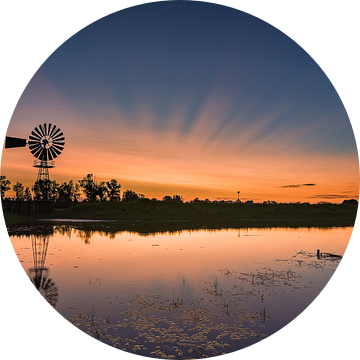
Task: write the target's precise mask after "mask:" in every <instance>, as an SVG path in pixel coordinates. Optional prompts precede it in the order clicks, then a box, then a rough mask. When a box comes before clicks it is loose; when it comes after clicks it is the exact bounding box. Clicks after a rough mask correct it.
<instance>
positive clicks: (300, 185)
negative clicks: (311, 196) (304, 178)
mask: <svg viewBox="0 0 360 360" xmlns="http://www.w3.org/2000/svg"><path fill="white" fill-rule="evenodd" d="M303 186H316V184H312V183H311V184H296V185H282V186H280V187H281V188H299V187H303Z"/></svg>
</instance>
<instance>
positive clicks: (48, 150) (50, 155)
mask: <svg viewBox="0 0 360 360" xmlns="http://www.w3.org/2000/svg"><path fill="white" fill-rule="evenodd" d="M46 154H47V157H48V159H49V160H52V159H53V157H52V154H51V152H50V149H46Z"/></svg>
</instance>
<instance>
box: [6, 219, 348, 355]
mask: <svg viewBox="0 0 360 360" xmlns="http://www.w3.org/2000/svg"><path fill="white" fill-rule="evenodd" d="M81 228H82V226H80V224H76V223H71V224H70V225H61V224H56V225H53V224H46V223H45V225H42V226H37V227H32V226H30V227H20V228H13V229H10V231H9V234H10V238H11V241H12V244H13V246H14V249H15V251H16V254H17V255H18V258H19V260H20V262H21V264H22V266H23V268H24V270H25V271H26V273H27V274H28V275H29V277H30V279H31V280H32V281H33V283H34V285H35V286H36V287H37V288H38V290H39V291H40V292H41V293H42V295H43V296H44V297H45V298H46V299H47V300H48V302H49V303H50V304H51V305H52V306H54V307H55V309H56V310H57V311H58V312H59V313H60V314H61V315H63V316H64V317H65V318H67V319H68V320H69V321H71V322H72V323H73V324H74V325H75V326H77V327H79V328H80V329H81V330H83V331H84V332H87V333H88V334H89V335H91V336H93V337H95V338H97V339H98V340H100V341H103V342H105V343H107V344H109V345H112V346H114V347H117V348H119V349H123V350H125V351H128V352H132V353H136V354H140V355H145V356H154V357H159V358H161V357H165V358H179V357H180V358H200V357H202V356H215V355H218V354H222V353H228V352H232V351H235V350H239V349H241V348H244V347H246V346H249V345H251V344H254V343H256V342H258V341H260V340H261V339H264V338H265V337H267V336H269V335H271V334H273V333H274V332H276V331H277V330H279V329H281V328H282V327H283V326H285V325H286V324H287V323H289V322H290V321H291V320H293V319H294V318H295V317H296V316H297V315H299V314H300V313H301V312H302V311H303V310H304V309H305V308H306V307H307V306H308V305H309V304H310V303H311V302H312V301H313V300H314V299H315V297H316V296H317V295H318V294H319V293H320V291H321V290H322V289H323V287H324V286H325V285H326V283H327V282H328V281H329V279H330V278H331V276H332V274H333V273H334V271H335V269H336V267H337V266H338V264H339V262H340V259H341V258H339V257H334V256H329V255H327V254H336V255H343V253H344V251H345V249H346V246H347V244H348V241H349V239H350V236H351V232H352V227H339V228H265V229H261V228H249V229H219V230H207V229H201V230H184V231H176V232H166V231H164V232H162V233H156V234H140V233H134V232H128V231H121V232H115V231H112V227H111V224H103V227H102V228H101V230H99V231H97V230H86V231H85V230H82V229H81ZM317 249H320V250H321V252H322V253H323V256H321V257H320V258H318V256H317Z"/></svg>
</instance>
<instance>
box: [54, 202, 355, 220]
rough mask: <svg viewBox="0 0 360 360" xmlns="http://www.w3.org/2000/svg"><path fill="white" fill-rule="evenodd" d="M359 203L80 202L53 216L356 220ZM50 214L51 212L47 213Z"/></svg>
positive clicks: (100, 218) (102, 218)
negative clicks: (357, 204)
mask: <svg viewBox="0 0 360 360" xmlns="http://www.w3.org/2000/svg"><path fill="white" fill-rule="evenodd" d="M356 212H357V206H356V205H342V204H245V203H235V204H226V203H205V202H199V203H175V202H162V201H156V202H155V201H150V200H140V201H135V202H102V203H80V204H78V205H76V206H74V207H72V208H69V209H63V210H57V211H55V212H54V213H53V214H50V217H51V218H62V219H65V218H68V219H97V220H239V219H244V220H245V219H252V220H260V219H294V218H296V219H320V218H327V219H330V218H335V219H340V218H350V219H352V220H353V221H354V220H355V217H356ZM47 217H49V215H47Z"/></svg>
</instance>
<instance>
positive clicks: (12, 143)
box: [5, 136, 26, 149]
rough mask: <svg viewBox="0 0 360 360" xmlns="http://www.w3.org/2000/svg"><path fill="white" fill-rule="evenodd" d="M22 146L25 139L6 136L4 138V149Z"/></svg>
mask: <svg viewBox="0 0 360 360" xmlns="http://www.w3.org/2000/svg"><path fill="white" fill-rule="evenodd" d="M24 146H26V139H20V138H15V137H12V136H6V138H5V149H8V148H14V147H24Z"/></svg>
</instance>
